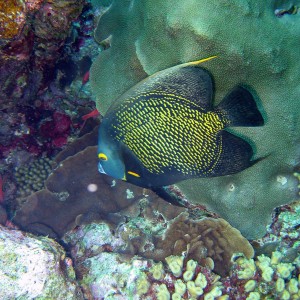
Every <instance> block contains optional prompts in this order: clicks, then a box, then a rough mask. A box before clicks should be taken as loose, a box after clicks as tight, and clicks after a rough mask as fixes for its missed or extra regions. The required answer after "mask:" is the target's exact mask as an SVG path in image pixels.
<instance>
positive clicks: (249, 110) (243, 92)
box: [216, 86, 264, 127]
mask: <svg viewBox="0 0 300 300" xmlns="http://www.w3.org/2000/svg"><path fill="white" fill-rule="evenodd" d="M216 111H217V112H219V113H220V114H221V115H224V114H225V116H226V121H227V123H228V125H227V126H245V127H256V126H262V125H264V119H263V117H262V114H261V112H260V111H259V110H258V107H257V104H256V102H255V99H254V96H253V95H252V93H251V92H250V91H249V90H248V89H246V88H245V87H243V86H237V87H235V88H234V89H233V90H232V91H231V92H230V93H229V94H228V95H227V96H225V98H224V99H223V100H222V102H221V103H220V104H219V105H218V107H217V109H216Z"/></svg>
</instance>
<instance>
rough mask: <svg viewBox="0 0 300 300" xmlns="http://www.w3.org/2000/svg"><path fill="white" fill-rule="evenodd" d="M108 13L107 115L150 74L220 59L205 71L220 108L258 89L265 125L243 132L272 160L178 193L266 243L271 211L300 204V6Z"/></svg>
mask: <svg viewBox="0 0 300 300" xmlns="http://www.w3.org/2000/svg"><path fill="white" fill-rule="evenodd" d="M293 7H295V8H294V9H293V10H290V9H291V8H293ZM102 12H103V14H102V15H101V17H100V20H99V23H98V27H97V29H96V32H95V36H96V39H97V40H98V41H99V42H102V43H105V44H106V48H105V49H106V50H104V51H103V52H102V53H100V55H99V57H98V58H97V59H96V60H95V62H94V63H93V66H92V69H91V86H92V88H93V91H94V93H95V95H96V97H97V108H98V110H99V111H100V112H101V113H102V114H105V112H106V110H107V109H108V107H109V106H110V104H111V103H113V102H114V101H115V99H116V98H118V97H119V96H120V95H121V94H122V93H123V92H125V91H126V90H128V89H129V88H131V87H132V86H133V85H134V84H136V83H138V82H139V81H141V80H142V79H143V78H145V77H146V76H149V75H152V74H153V73H155V72H157V71H159V70H163V69H165V68H167V67H171V66H174V65H178V64H179V63H184V62H189V61H194V60H198V59H201V58H205V57H210V56H212V55H218V58H217V59H215V60H213V61H210V62H206V63H203V65H202V66H203V67H204V68H207V69H208V70H209V71H210V73H211V74H212V76H213V77H214V81H215V92H216V99H215V102H216V103H218V102H219V101H220V100H221V99H222V98H223V97H224V95H225V94H227V93H228V91H229V90H230V89H231V88H232V87H233V86H235V85H237V84H244V85H247V86H249V87H252V88H253V89H254V90H256V91H257V98H259V99H258V102H259V106H260V108H261V109H262V111H263V112H264V117H265V121H266V124H265V125H264V126H262V127H261V128H247V129H246V128H239V129H238V130H237V129H235V130H234V131H235V132H236V133H238V134H239V135H245V136H247V137H248V138H250V139H251V140H252V141H253V142H254V143H255V145H256V157H265V158H264V159H263V160H261V161H260V162H258V163H257V164H255V165H254V166H252V167H251V168H249V169H247V170H244V171H243V172H241V173H238V174H236V175H232V176H226V177H221V178H209V179H195V180H188V181H185V182H182V183H180V184H178V185H177V186H178V187H179V188H180V189H181V191H182V192H183V193H184V194H185V196H186V198H187V199H188V200H189V201H191V202H193V203H201V204H204V205H206V207H207V208H208V209H211V210H212V211H214V212H216V213H218V214H220V215H221V216H222V217H223V218H224V219H226V220H227V221H229V222H230V224H232V225H233V226H234V227H236V228H238V229H239V230H240V231H241V232H242V234H243V235H245V236H246V237H248V238H251V239H253V238H257V237H260V236H262V235H263V234H264V233H265V226H266V224H267V223H268V222H270V219H271V212H272V210H273V209H274V208H275V207H276V206H279V205H282V204H285V203H288V202H291V201H293V200H295V197H296V193H297V192H298V188H297V180H296V178H295V177H294V176H293V172H294V167H295V166H296V164H297V163H298V162H299V150H298V149H299V146H298V145H299V134H298V133H299V131H300V129H299V124H300V122H299V117H300V114H299V111H300V102H299V101H298V99H299V77H300V73H299V72H300V71H299V70H300V68H299V61H300V59H299V58H300V57H299V55H300V52H299V51H298V48H299V47H298V36H299V33H300V26H299V24H300V23H299V17H300V14H299V9H297V5H296V3H295V2H294V1H288V2H286V1H271V2H269V3H268V5H266V4H265V3H262V2H257V1H255V2H254V1H252V2H249V1H243V0H240V1H237V0H230V1H226V4H225V2H224V1H221V2H220V1H207V0H205V1H202V2H201V3H199V1H188V2H184V3H183V2H182V3H181V2H176V3H175V4H174V1H171V0H168V1H165V0H159V1H155V3H154V2H153V1H151V0H144V1H130V0H128V1H125V2H124V1H120V0H116V1H113V2H112V3H111V5H110V6H109V8H108V9H107V7H104V8H103V11H102ZM228 20H230V22H229V23H228ZM119 24H122V26H119ZM224 24H226V26H224ZM282 99H286V100H285V101H282ZM253 223H255V224H256V226H255V227H253Z"/></svg>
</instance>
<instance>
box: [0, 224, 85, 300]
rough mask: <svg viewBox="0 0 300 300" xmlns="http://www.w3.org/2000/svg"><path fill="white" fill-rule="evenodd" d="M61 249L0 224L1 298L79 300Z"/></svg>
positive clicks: (52, 243)
mask: <svg viewBox="0 0 300 300" xmlns="http://www.w3.org/2000/svg"><path fill="white" fill-rule="evenodd" d="M70 262H71V259H70V258H68V257H66V254H65V251H64V250H63V248H62V247H61V246H60V245H58V244H57V243H56V242H54V241H53V240H51V239H49V238H46V237H41V238H37V237H34V236H33V235H31V234H28V233H24V232H21V231H18V230H11V229H7V228H5V227H3V226H1V225H0V278H1V286H0V297H1V299H61V300H62V299H70V300H71V299H74V300H75V299H77V300H78V299H83V295H82V293H81V290H80V288H79V286H78V285H77V283H76V281H75V273H74V269H73V267H72V264H70Z"/></svg>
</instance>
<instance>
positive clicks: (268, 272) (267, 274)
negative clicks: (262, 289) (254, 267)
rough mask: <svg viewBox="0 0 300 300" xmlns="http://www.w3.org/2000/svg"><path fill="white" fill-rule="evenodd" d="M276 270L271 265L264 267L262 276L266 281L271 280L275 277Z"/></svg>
mask: <svg viewBox="0 0 300 300" xmlns="http://www.w3.org/2000/svg"><path fill="white" fill-rule="evenodd" d="M273 273H274V270H273V269H272V268H271V267H268V266H266V267H264V268H263V270H262V278H263V280H264V281H266V282H271V281H272V279H273Z"/></svg>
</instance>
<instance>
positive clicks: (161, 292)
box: [156, 284, 171, 300]
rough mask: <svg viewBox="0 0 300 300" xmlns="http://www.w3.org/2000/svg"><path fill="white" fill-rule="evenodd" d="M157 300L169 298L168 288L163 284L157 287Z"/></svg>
mask: <svg viewBox="0 0 300 300" xmlns="http://www.w3.org/2000/svg"><path fill="white" fill-rule="evenodd" d="M156 296H157V300H170V297H171V295H170V293H169V291H168V288H167V286H166V285H165V284H161V285H160V286H159V287H158V288H157V294H156Z"/></svg>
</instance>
